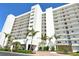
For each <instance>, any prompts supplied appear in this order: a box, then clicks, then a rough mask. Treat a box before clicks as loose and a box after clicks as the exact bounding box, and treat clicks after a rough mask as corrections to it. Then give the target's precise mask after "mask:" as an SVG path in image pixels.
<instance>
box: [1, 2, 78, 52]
mask: <svg viewBox="0 0 79 59" xmlns="http://www.w3.org/2000/svg"><path fill="white" fill-rule="evenodd" d="M78 25H79V4H78V3H75V4H66V5H64V6H60V7H58V8H52V7H50V8H47V9H46V10H45V11H44V12H43V11H42V10H41V8H40V6H39V5H38V4H37V5H34V6H32V8H31V10H30V11H29V12H26V13H24V14H21V15H18V16H13V15H9V16H8V17H7V20H6V22H5V24H4V27H3V29H2V32H6V33H7V32H8V33H11V34H12V37H14V38H15V39H16V40H14V42H15V41H18V42H20V43H21V44H22V45H23V46H24V49H26V50H28V49H29V48H30V44H31V40H32V37H30V36H28V37H27V39H26V35H25V33H27V30H28V29H29V30H31V29H32V28H33V29H34V30H35V31H38V33H37V34H36V35H35V36H34V38H33V40H32V41H33V42H32V47H33V50H38V47H39V43H40V42H41V34H42V33H43V34H45V35H46V36H48V37H51V36H53V35H54V34H56V36H58V38H57V39H56V46H57V47H56V48H63V49H65V50H68V51H69V52H77V51H79V26H78ZM26 40H27V42H26ZM3 41H4V40H3ZM51 41H52V43H51V44H50V45H52V46H53V43H54V42H55V39H54V38H53V40H51ZM46 42H47V44H46V45H48V43H49V41H48V40H47V41H46ZM26 43H27V44H26Z"/></svg>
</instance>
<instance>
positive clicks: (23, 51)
mask: <svg viewBox="0 0 79 59" xmlns="http://www.w3.org/2000/svg"><path fill="white" fill-rule="evenodd" d="M16 52H18V53H25V54H27V53H28V54H32V51H31V50H17V51H16Z"/></svg>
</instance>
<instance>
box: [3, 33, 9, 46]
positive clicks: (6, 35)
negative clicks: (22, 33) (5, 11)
mask: <svg viewBox="0 0 79 59" xmlns="http://www.w3.org/2000/svg"><path fill="white" fill-rule="evenodd" d="M4 34H5V40H6V38H8V36H9V34H7V33H5V32H4ZM5 40H4V42H3V46H4V45H5Z"/></svg>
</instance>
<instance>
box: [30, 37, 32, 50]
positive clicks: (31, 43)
mask: <svg viewBox="0 0 79 59" xmlns="http://www.w3.org/2000/svg"><path fill="white" fill-rule="evenodd" d="M32 41H33V36H32V40H31V44H30V50H32Z"/></svg>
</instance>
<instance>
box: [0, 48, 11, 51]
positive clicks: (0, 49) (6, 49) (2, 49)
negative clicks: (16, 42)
mask: <svg viewBox="0 0 79 59" xmlns="http://www.w3.org/2000/svg"><path fill="white" fill-rule="evenodd" d="M0 51H10V49H8V48H0Z"/></svg>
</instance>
